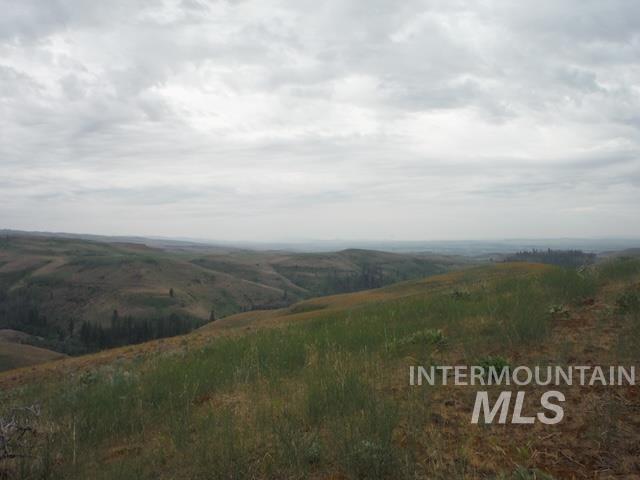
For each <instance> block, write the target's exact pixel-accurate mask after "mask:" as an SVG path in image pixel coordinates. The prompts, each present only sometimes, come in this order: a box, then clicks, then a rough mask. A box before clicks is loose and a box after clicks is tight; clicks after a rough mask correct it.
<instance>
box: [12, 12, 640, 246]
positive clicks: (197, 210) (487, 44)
mask: <svg viewBox="0 0 640 480" xmlns="http://www.w3.org/2000/svg"><path fill="white" fill-rule="evenodd" d="M0 11H2V12H3V13H2V15H0V228H13V229H21V230H40V231H64V232H76V233H95V234H108V235H155V236H169V237H181V238H184V237H189V238H206V239H220V240H227V241H229V240H251V241H274V240H277V241H282V240H286V241H294V240H297V239H336V238H340V239H372V240H434V239H495V238H527V237H528V238H544V237H553V238H558V237H634V238H637V237H640V214H639V213H638V210H639V209H638V206H639V205H640V2H635V1H616V0H608V1H590V0H575V1H568V0H566V1H564V0H538V1H536V2H514V1H510V0H509V1H507V0H505V1H493V0H484V1H476V2H466V1H456V0H448V1H423V0H403V1H392V0H386V1H382V0H350V1H345V0H328V1H322V2H318V1H311V0H281V1H276V0H256V1H251V0H245V1H221V0H220V1H205V0H171V1H168V0H166V1H160V0H153V1H151V0H110V1H108V2H104V1H86V0H20V1H18V2H16V1H14V0H0Z"/></svg>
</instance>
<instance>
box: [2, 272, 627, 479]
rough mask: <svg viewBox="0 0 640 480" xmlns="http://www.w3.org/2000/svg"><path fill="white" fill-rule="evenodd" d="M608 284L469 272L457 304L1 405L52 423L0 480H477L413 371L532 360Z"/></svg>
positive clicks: (165, 364) (260, 342)
mask: <svg viewBox="0 0 640 480" xmlns="http://www.w3.org/2000/svg"><path fill="white" fill-rule="evenodd" d="M614 270H615V269H614ZM623 270H624V268H623ZM633 272H635V270H634V271H633ZM633 272H632V273H631V275H634V274H635V273H633ZM636 273H637V272H636ZM619 274H620V273H619V272H617V271H616V272H614V273H613V274H612V275H613V276H616V275H619ZM620 275H623V276H624V275H627V273H624V274H620ZM616 278H618V277H616ZM624 278H627V277H626V276H625V277H624ZM604 281H609V279H600V280H598V279H597V276H596V275H593V274H586V273H584V274H579V273H577V272H575V271H571V270H561V269H555V268H544V269H541V268H531V269H529V268H524V267H523V268H517V269H516V268H514V269H511V267H508V266H506V267H503V268H484V269H474V270H471V271H469V272H468V273H467V272H465V273H464V274H461V275H459V278H458V279H457V281H456V284H455V288H452V289H445V290H442V289H441V290H439V291H436V292H433V291H431V290H430V289H429V288H426V287H425V288H424V289H422V290H420V289H416V288H415V285H412V284H407V285H406V287H403V286H402V285H400V286H397V287H393V288H406V289H407V292H408V294H407V295H406V296H405V297H402V298H397V299H392V300H385V301H379V302H376V303H374V304H365V305H363V306H359V307H354V308H350V309H345V310H343V311H339V312H323V311H322V310H318V311H317V312H314V313H315V316H314V317H313V318H312V319H310V320H306V321H304V322H298V323H293V324H287V325H284V326H281V327H278V328H265V329H261V330H258V331H256V332H254V333H251V334H246V335H241V336H230V337H227V338H218V339H215V340H214V341H213V342H212V343H211V344H210V345H207V346H206V347H204V348H198V349H195V350H193V349H189V344H188V342H187V343H186V344H185V348H184V349H183V350H181V351H179V352H174V353H171V354H164V355H155V356H153V357H152V358H149V359H145V360H141V361H139V362H127V363H123V364H121V365H118V364H113V365H110V366H109V367H106V368H102V369H100V370H97V371H94V372H90V373H85V374H83V375H81V376H79V377H75V378H69V379H67V380H65V381H54V382H50V383H43V384H41V385H31V386H29V387H27V388H25V389H22V390H19V391H11V392H4V393H3V394H2V395H1V396H0V401H1V405H2V409H4V410H5V412H6V411H7V410H9V408H11V406H16V405H27V404H32V403H38V404H40V405H41V407H42V414H41V417H40V418H39V420H38V422H39V432H40V433H39V434H38V435H37V436H36V437H34V438H33V439H32V440H31V442H30V443H29V444H28V445H25V446H24V448H25V449H26V450H25V452H26V454H28V455H29V456H27V457H24V458H18V459H14V460H11V461H10V462H6V461H5V462H4V463H5V464H4V465H3V464H2V463H0V478H2V472H3V470H2V468H4V469H5V475H7V476H9V478H82V479H83V478H121V479H127V478H136V479H137V478H194V479H198V478H309V477H314V476H315V477H323V478H324V477H327V476H330V475H336V476H340V477H342V478H344V477H346V478H367V479H368V478H394V479H396V478H443V479H444V478H447V479H448V478H462V477H465V476H474V475H480V474H481V473H482V472H478V471H477V470H476V467H474V466H473V465H471V464H470V463H467V462H466V461H465V458H467V453H466V452H465V448H466V447H465V444H464V443H461V444H458V445H455V446H452V445H450V444H449V443H448V442H447V441H445V440H444V439H443V438H441V437H440V436H438V434H429V433H426V430H425V426H426V425H427V424H429V423H430V422H433V421H434V418H435V420H437V417H434V415H433V412H432V411H431V402H430V399H429V396H430V395H433V394H434V393H433V392H434V391H433V390H432V389H423V390H412V389H409V388H408V386H407V380H406V372H407V365H409V364H417V363H419V364H425V365H426V364H429V363H430V362H433V363H439V362H441V361H442V360H443V359H445V358H455V359H456V360H458V361H465V362H467V363H472V362H477V361H479V359H482V358H486V357H488V356H493V357H500V356H505V357H508V356H509V355H511V353H512V352H513V351H520V350H527V349H529V348H534V347H535V346H536V345H539V344H540V343H541V342H542V341H543V340H545V338H547V336H548V335H549V333H550V331H551V329H552V327H553V322H554V319H553V316H552V315H551V314H550V313H549V312H550V310H552V309H553V308H554V307H557V306H558V305H562V306H565V305H566V306H569V305H571V304H573V303H575V302H581V301H582V300H583V299H584V298H588V297H593V296H594V295H595V293H596V291H597V288H598V282H604ZM1 415H2V412H1V411H0V416H1ZM452 450H453V452H452ZM505 469H506V470H505V472H503V473H505V474H507V475H511V473H512V471H513V475H514V477H513V478H544V477H542V476H538V477H533V476H532V477H527V476H526V475H528V474H527V473H526V471H525V470H520V471H519V470H518V469H515V470H514V467H513V465H507V466H505ZM518 472H519V473H518ZM336 478H337V477H336Z"/></svg>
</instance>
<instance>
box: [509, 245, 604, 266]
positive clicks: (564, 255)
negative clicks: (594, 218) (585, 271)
mask: <svg viewBox="0 0 640 480" xmlns="http://www.w3.org/2000/svg"><path fill="white" fill-rule="evenodd" d="M595 259H596V254H595V253H585V252H583V251H582V250H552V249H550V248H549V249H547V250H536V249H535V248H534V249H533V250H531V251H529V250H523V251H521V252H517V253H515V254H513V255H509V256H507V257H506V258H505V261H506V262H531V263H546V264H550V265H557V266H559V267H580V266H582V265H588V264H591V263H593V262H594V261H595Z"/></svg>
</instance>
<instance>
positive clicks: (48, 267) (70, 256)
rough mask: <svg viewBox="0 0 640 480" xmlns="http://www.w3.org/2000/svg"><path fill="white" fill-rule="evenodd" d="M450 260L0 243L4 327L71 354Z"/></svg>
mask: <svg viewBox="0 0 640 480" xmlns="http://www.w3.org/2000/svg"><path fill="white" fill-rule="evenodd" d="M462 263H463V262H462V261H461V260H460V259H454V258H449V257H435V256H430V257H427V256H421V255H398V254H390V253H383V252H372V251H362V250H348V251H344V252H337V253H327V254H296V253H286V252H251V251H242V250H233V249H225V250H222V251H221V250H220V249H218V248H214V247H212V248H211V249H206V248H204V247H203V248H198V249H195V248H190V249H184V248H182V247H181V248H180V249H176V250H161V249H158V248H151V247H148V246H145V245H143V244H134V243H104V242H96V241H89V240H84V239H68V238H61V237H41V236H11V235H6V236H3V237H0V328H12V329H16V330H21V331H24V332H27V333H30V334H33V335H37V336H39V337H42V338H44V339H45V340H44V341H42V342H40V344H38V345H37V346H40V347H46V348H49V349H53V350H58V351H62V352H65V353H70V354H78V353H83V352H86V351H87V350H96V349H101V348H106V347H113V346H118V345H123V344H129V343H136V342H140V341H143V340H148V339H150V338H157V337H166V336H170V335H176V334H180V333H184V332H187V331H190V330H192V329H193V328H195V327H198V326H200V325H202V324H204V323H206V322H208V321H210V320H213V319H219V318H222V317H225V316H228V315H231V314H234V313H238V312H242V311H247V310H255V309H264V308H277V307H282V306H286V305H290V304H292V303H294V302H296V301H298V300H301V299H304V298H309V297H312V296H316V295H320V294H330V293H337V292H348V291H357V290H362V289H365V288H374V287H380V286H382V285H386V284H389V283H393V282H395V281H399V280H404V279H409V278H418V277H424V276H427V275H432V274H437V273H441V272H444V271H447V270H449V269H451V268H455V267H457V266H459V265H461V264H462Z"/></svg>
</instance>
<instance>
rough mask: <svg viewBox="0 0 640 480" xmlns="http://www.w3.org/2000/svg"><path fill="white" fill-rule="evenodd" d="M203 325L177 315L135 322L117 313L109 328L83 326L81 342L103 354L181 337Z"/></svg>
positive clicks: (113, 316)
mask: <svg viewBox="0 0 640 480" xmlns="http://www.w3.org/2000/svg"><path fill="white" fill-rule="evenodd" d="M203 324H204V322H203V321H202V320H200V319H199V318H195V317H190V316H186V315H180V314H178V313H171V314H169V315H162V316H156V317H149V318H134V317H132V316H130V315H127V316H124V317H121V316H120V315H118V312H117V311H114V312H113V315H112V317H111V323H110V325H108V326H102V325H99V324H95V323H91V322H83V323H82V325H81V326H80V331H79V338H80V340H81V342H82V343H83V344H84V345H86V346H87V348H89V349H90V350H100V349H104V348H113V347H120V346H123V345H131V344H134V343H142V342H146V341H148V340H154V339H157V338H164V337H173V336H176V335H182V334H185V333H189V332H191V331H192V330H194V329H196V328H198V327H200V326H202V325H203Z"/></svg>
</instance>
